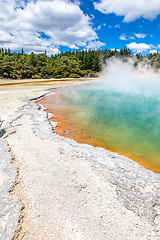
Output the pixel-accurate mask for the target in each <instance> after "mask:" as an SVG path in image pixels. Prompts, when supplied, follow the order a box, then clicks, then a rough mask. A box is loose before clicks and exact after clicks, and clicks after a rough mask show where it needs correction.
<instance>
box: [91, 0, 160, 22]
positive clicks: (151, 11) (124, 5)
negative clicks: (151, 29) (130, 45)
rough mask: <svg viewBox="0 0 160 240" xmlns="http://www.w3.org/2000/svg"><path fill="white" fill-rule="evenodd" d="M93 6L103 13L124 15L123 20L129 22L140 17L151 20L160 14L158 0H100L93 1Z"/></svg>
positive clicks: (159, 0)
mask: <svg viewBox="0 0 160 240" xmlns="http://www.w3.org/2000/svg"><path fill="white" fill-rule="evenodd" d="M94 7H95V9H97V10H99V11H100V12H102V13H105V14H109V13H115V14H116V15H117V16H124V22H131V21H134V20H136V19H138V18H140V17H144V18H145V19H149V20H153V19H154V18H156V16H157V15H158V14H160V0H152V1H149V0H129V1H128V0H114V1H111V0H100V2H94Z"/></svg>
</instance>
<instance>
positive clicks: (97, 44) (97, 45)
mask: <svg viewBox="0 0 160 240" xmlns="http://www.w3.org/2000/svg"><path fill="white" fill-rule="evenodd" d="M105 45H106V44H105V43H102V42H100V41H91V42H89V43H88V45H87V46H86V49H98V48H100V47H102V46H105Z"/></svg>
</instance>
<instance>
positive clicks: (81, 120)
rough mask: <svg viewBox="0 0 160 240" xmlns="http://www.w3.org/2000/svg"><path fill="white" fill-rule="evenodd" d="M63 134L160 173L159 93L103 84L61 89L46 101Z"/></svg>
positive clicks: (43, 102)
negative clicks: (134, 91) (118, 88)
mask: <svg viewBox="0 0 160 240" xmlns="http://www.w3.org/2000/svg"><path fill="white" fill-rule="evenodd" d="M41 103H42V104H43V105H44V106H47V107H49V111H50V112H53V114H55V118H53V121H58V122H59V125H60V126H61V130H60V131H59V133H60V135H62V136H67V137H70V138H73V139H75V140H77V141H78V142H84V143H89V144H92V145H95V146H102V147H105V148H107V149H110V150H112V151H116V152H119V153H120V154H124V155H126V156H129V157H131V158H132V159H134V160H136V161H137V162H139V163H140V164H142V165H143V166H145V167H147V168H150V169H152V170H154V171H157V172H160V97H159V94H157V93H155V94H143V92H138V93H134V94H132V93H131V92H130V91H129V92H128V91H126V92H123V91H117V90H114V89H112V88H106V87H104V86H103V85H99V84H96V83H94V84H86V85H81V86H77V87H68V88H64V89H61V90H58V92H57V93H56V94H53V95H50V96H48V97H45V98H44V99H43V100H42V102H41Z"/></svg>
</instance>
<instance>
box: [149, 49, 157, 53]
mask: <svg viewBox="0 0 160 240" xmlns="http://www.w3.org/2000/svg"><path fill="white" fill-rule="evenodd" d="M149 52H150V53H151V54H154V53H157V50H155V49H152V50H150V51H149Z"/></svg>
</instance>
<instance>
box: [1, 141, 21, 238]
mask: <svg viewBox="0 0 160 240" xmlns="http://www.w3.org/2000/svg"><path fill="white" fill-rule="evenodd" d="M10 159H11V156H10V154H9V153H8V147H7V142H6V141H5V140H4V139H1V138H0V239H1V240H9V239H11V238H12V237H13V235H14V232H15V229H16V228H17V227H18V219H19V213H20V207H21V205H20V203H19V201H18V199H17V198H16V197H11V196H10V195H9V193H8V191H9V190H10V188H11V187H12V185H13V183H14V182H15V181H16V175H17V171H16V169H15V168H14V167H13V166H12V165H11V164H10Z"/></svg>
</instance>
